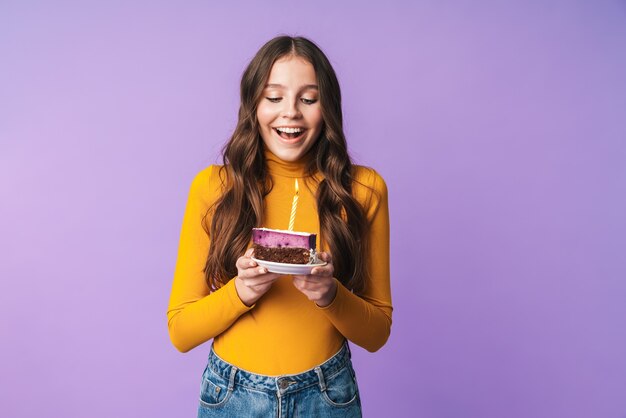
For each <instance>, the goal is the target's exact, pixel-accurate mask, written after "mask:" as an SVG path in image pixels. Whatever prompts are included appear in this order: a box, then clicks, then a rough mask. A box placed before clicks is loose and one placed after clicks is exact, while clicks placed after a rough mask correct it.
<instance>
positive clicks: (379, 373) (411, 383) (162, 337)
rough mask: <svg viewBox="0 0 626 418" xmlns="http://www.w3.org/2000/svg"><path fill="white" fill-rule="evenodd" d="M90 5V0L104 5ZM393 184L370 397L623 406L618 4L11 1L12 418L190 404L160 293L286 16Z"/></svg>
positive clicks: (625, 270) (623, 36) (620, 413)
mask: <svg viewBox="0 0 626 418" xmlns="http://www.w3.org/2000/svg"><path fill="white" fill-rule="evenodd" d="M87 3H93V4H87ZM280 33H288V34H298V35H305V36H308V37H310V38H311V39H313V40H315V41H316V42H317V43H318V44H319V45H320V46H321V47H322V48H323V49H324V50H325V51H326V53H327V54H328V56H329V57H330V59H331V61H332V63H333V65H334V66H335V69H336V70H337V73H338V76H339V79H340V82H341V85H342V88H343V94H344V111H345V129H346V134H347V136H348V140H349V144H350V147H351V148H350V149H351V153H352V155H353V156H354V157H355V160H356V161H357V162H359V163H362V164H367V165H370V166H372V167H374V168H376V169H377V170H378V171H379V172H380V173H381V174H382V175H383V176H384V177H385V179H386V180H387V183H388V187H389V191H390V211H391V227H392V230H391V233H392V248H391V250H392V286H393V296H394V300H393V302H394V307H395V310H394V323H393V328H392V335H391V339H390V340H389V342H388V343H387V345H386V346H385V347H384V348H383V349H381V350H380V351H379V352H377V353H375V354H370V353H367V352H366V351H364V350H363V349H360V348H355V349H354V362H355V367H356V370H357V374H358V377H359V380H360V385H361V391H362V395H363V405H364V410H365V416H366V417H390V416H393V417H427V418H453V417H455V418H456V417H480V418H502V417H507V418H517V417H519V418H528V417H533V418H535V417H536V418H540V417H546V418H555V417H559V418H560V417H567V418H578V417H589V418H597V417H607V418H624V417H626V254H625V253H626V215H625V214H626V4H625V3H624V2H623V1H617V0H614V1H604V0H589V1H552V0H551V1H526V2H524V1H509V2H497V1H481V2H476V1H424V2H415V3H414V4H409V2H406V3H405V2H397V1H396V2H385V3H384V4H383V3H382V2H381V3H380V4H378V5H366V4H364V3H363V2H360V1H359V2H357V1H346V2H334V1H316V2H307V3H306V4H299V3H297V2H287V1H280V2H278V1H276V2H271V3H268V2H252V1H250V2H229V3H228V4H221V3H220V4H217V2H216V4H215V5H213V4H210V2H200V1H187V2H173V1H172V2H164V1H134V2H127V1H107V2H97V3H96V2H79V1H76V2H68V1H55V2H43V1H42V2H32V1H17V0H15V1H7V0H4V1H2V3H1V4H0V193H1V194H0V211H1V213H0V239H1V248H0V250H1V251H0V257H1V263H0V278H1V282H0V283H1V288H0V316H1V322H0V324H1V325H0V327H1V328H0V341H1V343H0V347H1V348H0V350H2V351H1V357H0V385H1V387H0V405H1V408H2V411H0V415H2V416H6V417H35V416H42V415H45V416H55V417H147V416H150V417H184V416H195V415H194V414H195V410H196V405H197V398H198V392H199V389H200V375H201V373H202V370H203V368H204V364H205V359H206V355H207V352H208V349H209V346H208V344H204V345H202V346H200V347H198V348H196V349H194V350H192V351H191V352H190V353H188V354H185V355H183V354H180V353H179V352H177V351H176V350H175V348H174V347H173V346H172V345H171V343H170V341H169V338H168V334H167V326H166V316H165V312H166V307H167V302H168V297H169V292H170V286H171V281H172V275H173V269H174V263H175V259H176V251H177V246H178V237H179V231H180V225H181V220H182V215H183V210H184V206H185V202H186V198H187V192H188V190H189V185H190V183H191V180H192V178H193V176H194V174H195V173H197V172H198V171H199V170H201V169H202V168H204V167H206V166H207V165H209V164H211V163H213V162H215V161H217V156H218V152H219V149H220V148H221V146H222V145H223V143H224V141H225V140H226V139H227V138H228V136H229V134H230V133H231V132H232V130H233V128H234V126H235V122H236V112H237V107H238V83H239V78H240V76H241V73H242V71H243V69H244V67H245V65H246V63H247V62H248V61H249V59H250V58H251V57H252V56H253V54H254V53H255V52H256V50H257V49H258V48H259V47H260V46H261V45H262V44H263V43H264V42H265V41H267V40H268V39H270V38H271V37H273V36H275V35H277V34H280Z"/></svg>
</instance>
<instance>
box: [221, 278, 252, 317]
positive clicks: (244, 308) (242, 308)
mask: <svg viewBox="0 0 626 418" xmlns="http://www.w3.org/2000/svg"><path fill="white" fill-rule="evenodd" d="M236 278H237V276H235V277H233V278H232V279H231V280H229V281H228V283H226V284H225V285H224V287H225V288H226V289H225V290H226V293H227V294H228V299H229V300H230V304H231V305H232V306H233V307H234V308H235V309H236V310H237V311H238V312H241V313H242V314H243V313H245V312H248V311H249V310H250V309H252V308H254V307H255V306H256V303H255V304H253V305H252V306H248V305H246V304H245V303H243V301H242V300H241V298H240V297H239V293H237V287H236V286H235V279H236Z"/></svg>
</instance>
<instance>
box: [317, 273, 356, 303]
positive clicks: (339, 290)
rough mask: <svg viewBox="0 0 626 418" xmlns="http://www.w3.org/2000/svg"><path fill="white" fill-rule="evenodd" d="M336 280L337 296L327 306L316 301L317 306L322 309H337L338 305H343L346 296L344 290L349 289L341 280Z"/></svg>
mask: <svg viewBox="0 0 626 418" xmlns="http://www.w3.org/2000/svg"><path fill="white" fill-rule="evenodd" d="M334 280H335V283H337V292H336V293H335V298H334V299H333V300H332V302H330V303H329V304H328V305H326V306H319V305H318V304H317V303H316V304H315V306H317V309H321V310H323V311H336V310H337V308H338V306H340V305H341V301H342V300H343V298H345V296H344V295H343V292H348V289H346V288H345V287H344V286H343V285H342V284H341V282H340V281H339V280H337V279H334Z"/></svg>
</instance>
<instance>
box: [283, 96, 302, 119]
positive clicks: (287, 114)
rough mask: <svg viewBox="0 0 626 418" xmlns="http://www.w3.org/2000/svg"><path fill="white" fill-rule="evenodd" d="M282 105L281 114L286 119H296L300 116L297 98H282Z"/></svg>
mask: <svg viewBox="0 0 626 418" xmlns="http://www.w3.org/2000/svg"><path fill="white" fill-rule="evenodd" d="M283 103H284V107H283V111H282V116H283V117H284V118H288V119H296V118H299V117H300V116H302V114H301V113H300V109H299V108H298V101H297V99H294V100H283Z"/></svg>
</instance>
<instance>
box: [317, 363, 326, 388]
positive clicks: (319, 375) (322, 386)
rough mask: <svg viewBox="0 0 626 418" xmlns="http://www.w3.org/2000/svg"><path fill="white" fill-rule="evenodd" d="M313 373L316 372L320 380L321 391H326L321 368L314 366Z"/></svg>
mask: <svg viewBox="0 0 626 418" xmlns="http://www.w3.org/2000/svg"><path fill="white" fill-rule="evenodd" d="M315 373H317V378H318V379H319V381H320V389H321V390H322V392H324V391H326V381H324V374H323V373H322V369H321V368H320V367H319V366H317V367H316V368H315Z"/></svg>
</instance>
